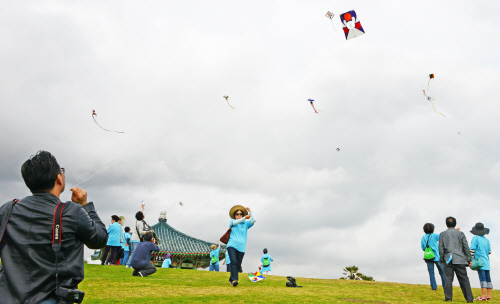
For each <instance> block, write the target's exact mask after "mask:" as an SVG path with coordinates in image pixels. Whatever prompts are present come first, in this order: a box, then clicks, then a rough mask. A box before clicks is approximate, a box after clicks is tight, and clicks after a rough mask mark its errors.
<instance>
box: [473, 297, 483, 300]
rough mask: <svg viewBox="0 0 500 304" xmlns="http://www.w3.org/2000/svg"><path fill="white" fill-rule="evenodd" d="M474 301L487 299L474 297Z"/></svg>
mask: <svg viewBox="0 0 500 304" xmlns="http://www.w3.org/2000/svg"><path fill="white" fill-rule="evenodd" d="M474 301H486V298H481V297H478V298H476V299H474Z"/></svg>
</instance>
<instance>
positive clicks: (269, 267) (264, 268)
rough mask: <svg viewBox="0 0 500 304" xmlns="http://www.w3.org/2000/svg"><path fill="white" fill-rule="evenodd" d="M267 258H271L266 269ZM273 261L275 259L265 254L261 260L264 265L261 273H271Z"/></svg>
mask: <svg viewBox="0 0 500 304" xmlns="http://www.w3.org/2000/svg"><path fill="white" fill-rule="evenodd" d="M265 258H269V266H267V267H265V266H264V259H265ZM271 261H273V257H272V256H270V255H269V254H267V253H266V254H264V255H263V256H262V257H261V258H260V262H261V263H262V269H261V270H260V272H264V271H271Z"/></svg>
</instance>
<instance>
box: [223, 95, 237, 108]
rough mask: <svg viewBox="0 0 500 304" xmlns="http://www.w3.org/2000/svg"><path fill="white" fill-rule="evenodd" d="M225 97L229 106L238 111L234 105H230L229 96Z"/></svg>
mask: <svg viewBox="0 0 500 304" xmlns="http://www.w3.org/2000/svg"><path fill="white" fill-rule="evenodd" d="M223 97H224V98H225V99H226V101H227V104H228V105H229V106H230V107H231V108H232V109H233V110H236V109H235V108H234V107H233V106H232V105H230V104H229V100H228V99H229V96H227V95H224V96H223Z"/></svg>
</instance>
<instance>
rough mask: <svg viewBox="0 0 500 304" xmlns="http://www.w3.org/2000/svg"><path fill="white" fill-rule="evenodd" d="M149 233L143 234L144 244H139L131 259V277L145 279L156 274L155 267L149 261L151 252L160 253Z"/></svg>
mask: <svg viewBox="0 0 500 304" xmlns="http://www.w3.org/2000/svg"><path fill="white" fill-rule="evenodd" d="M155 243H156V240H155V239H154V238H153V235H152V234H151V233H149V232H148V233H146V234H144V242H141V243H139V245H137V248H136V249H135V251H134V255H133V256H132V258H131V261H130V266H132V268H134V272H133V273H132V275H133V276H141V277H147V276H148V275H152V274H153V273H155V272H156V266H155V265H153V263H151V262H150V261H149V259H150V258H151V251H160V248H158V246H156V244H155Z"/></svg>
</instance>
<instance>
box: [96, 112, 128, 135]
mask: <svg viewBox="0 0 500 304" xmlns="http://www.w3.org/2000/svg"><path fill="white" fill-rule="evenodd" d="M94 116H95V117H97V114H96V113H95V110H92V119H94V122H95V123H96V124H97V125H98V126H99V127H100V128H101V129H103V130H104V131H108V132H116V133H125V132H121V131H113V130H107V129H104V128H103V127H101V125H100V124H99V123H98V122H97V120H95V117H94Z"/></svg>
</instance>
